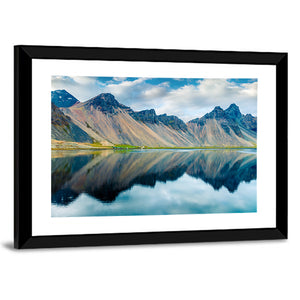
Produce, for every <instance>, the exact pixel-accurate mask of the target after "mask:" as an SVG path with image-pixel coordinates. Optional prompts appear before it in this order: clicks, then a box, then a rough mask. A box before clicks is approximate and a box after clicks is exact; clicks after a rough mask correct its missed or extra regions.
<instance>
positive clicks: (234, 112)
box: [225, 103, 243, 121]
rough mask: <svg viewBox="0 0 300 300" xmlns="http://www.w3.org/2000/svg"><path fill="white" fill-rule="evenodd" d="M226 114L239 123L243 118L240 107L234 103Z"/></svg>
mask: <svg viewBox="0 0 300 300" xmlns="http://www.w3.org/2000/svg"><path fill="white" fill-rule="evenodd" d="M225 112H226V114H227V115H228V116H229V117H230V118H231V119H233V120H235V121H238V120H240V119H241V118H242V116H243V115H242V114H241V112H240V109H239V107H238V106H237V105H236V104H234V103H232V104H230V106H229V107H228V108H227V109H226V110H225Z"/></svg>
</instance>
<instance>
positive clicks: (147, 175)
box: [49, 75, 258, 217]
mask: <svg viewBox="0 0 300 300" xmlns="http://www.w3.org/2000/svg"><path fill="white" fill-rule="evenodd" d="M257 85H258V80H257V78H144V77H138V78H137V77H127V78H124V77H90V76H73V77H72V76H58V75H57V76H56V75H53V76H52V78H51V193H52V194H51V216H52V217H105V216H138V215H144V216H145V215H175V214H220V213H222V214H230V213H234V214H237V213H256V212H257V184H256V182H257V159H256V157H257V154H256V151H257ZM49 97H50V95H49Z"/></svg>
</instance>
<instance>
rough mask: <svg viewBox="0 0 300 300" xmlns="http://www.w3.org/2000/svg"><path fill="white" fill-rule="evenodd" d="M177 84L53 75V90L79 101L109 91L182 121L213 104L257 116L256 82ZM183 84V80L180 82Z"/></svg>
mask: <svg viewBox="0 0 300 300" xmlns="http://www.w3.org/2000/svg"><path fill="white" fill-rule="evenodd" d="M180 82H185V85H182V84H179V80H177V79H166V80H165V81H162V82H160V83H159V84H153V81H152V80H151V79H149V78H136V79H134V78H131V80H128V78H121V77H114V78H105V80H104V79H103V78H101V77H88V76H86V77H77V76H75V77H67V76H53V77H52V89H66V90H67V91H68V92H70V93H71V94H72V95H74V96H75V97H76V98H78V99H79V100H80V101H85V100H88V99H90V98H92V97H94V96H96V95H98V94H100V93H111V94H113V95H114V96H115V97H116V99H117V100H118V101H119V102H121V103H122V104H125V105H127V106H130V107H131V108H132V109H133V110H136V111H139V110H144V109H151V108H154V109H155V110H156V112H157V114H163V113H167V114H168V115H176V116H178V117H180V118H181V119H183V120H184V121H189V120H191V119H194V118H197V117H201V116H203V115H204V114H205V113H207V112H209V111H211V110H212V109H213V108H214V107H215V106H221V107H222V108H224V109H226V108H227V107H228V106H229V105H230V104H231V103H235V104H237V105H238V106H239V107H240V110H241V112H242V113H244V114H246V113H251V114H253V115H256V106H257V81H256V80H254V82H253V81H251V82H249V80H248V81H246V80H244V81H241V80H234V79H226V78H220V79H218V78H214V79H211V78H206V79H199V80H192V81H186V80H184V81H180ZM183 84H184V83H183Z"/></svg>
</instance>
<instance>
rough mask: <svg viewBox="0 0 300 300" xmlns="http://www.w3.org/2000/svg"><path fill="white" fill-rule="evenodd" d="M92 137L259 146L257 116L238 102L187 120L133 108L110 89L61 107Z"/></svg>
mask: <svg viewBox="0 0 300 300" xmlns="http://www.w3.org/2000/svg"><path fill="white" fill-rule="evenodd" d="M60 110H61V111H62V112H63V113H64V114H65V115H66V116H68V117H69V118H70V119H71V120H72V121H73V122H74V124H76V125H77V126H79V127H80V128H81V129H82V130H83V131H85V132H87V133H88V134H89V135H91V133H93V140H96V141H98V142H100V143H101V142H103V141H106V142H109V143H111V144H130V145H136V146H151V147H201V146H221V147H226V146H239V147H240V146H242V147H253V146H256V131H257V118H256V117H254V116H252V115H251V114H246V115H243V114H242V113H241V112H240V109H239V107H238V106H237V105H236V104H234V103H233V104H231V105H230V106H229V107H228V108H227V109H225V110H224V109H222V108H221V107H220V106H216V107H215V108H214V109H213V110H212V111H211V112H209V113H207V114H205V115H204V116H202V117H200V118H195V119H193V120H190V121H188V122H186V123H185V122H184V121H183V120H181V119H180V118H178V117H177V116H174V115H167V114H161V115H157V114H156V112H155V110H154V109H146V110H142V111H133V110H132V109H131V108H130V107H129V106H126V105H124V104H121V103H119V102H118V100H117V99H116V98H115V97H114V95H112V94H110V93H101V94H99V95H97V96H95V97H93V98H91V99H89V100H87V101H85V102H79V101H78V102H76V103H74V104H73V105H71V106H66V107H60Z"/></svg>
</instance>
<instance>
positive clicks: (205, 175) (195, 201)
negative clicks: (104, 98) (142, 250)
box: [52, 150, 256, 217]
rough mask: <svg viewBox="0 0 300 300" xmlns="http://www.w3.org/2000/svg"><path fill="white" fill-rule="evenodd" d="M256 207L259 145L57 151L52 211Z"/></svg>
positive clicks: (154, 211)
mask: <svg viewBox="0 0 300 300" xmlns="http://www.w3.org/2000/svg"><path fill="white" fill-rule="evenodd" d="M242 212H256V150H137V151H113V150H102V151H98V152H88V151H76V152H75V151H74V152H73V151H65V152H63V151H57V152H55V151H53V152H52V216H53V217H75V216H77V217H78V216H121V215H165V214H206V213H242Z"/></svg>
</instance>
